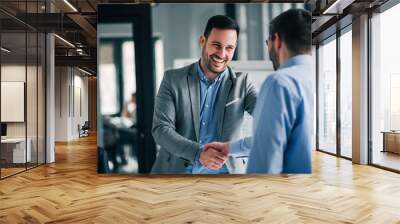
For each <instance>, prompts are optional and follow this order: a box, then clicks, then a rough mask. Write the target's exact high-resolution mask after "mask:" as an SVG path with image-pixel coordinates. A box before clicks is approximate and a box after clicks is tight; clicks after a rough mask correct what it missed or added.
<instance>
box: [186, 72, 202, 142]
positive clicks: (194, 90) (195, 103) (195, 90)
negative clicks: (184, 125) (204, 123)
mask: <svg viewBox="0 0 400 224" xmlns="http://www.w3.org/2000/svg"><path fill="white" fill-rule="evenodd" d="M187 81H188V89H189V96H190V102H191V107H192V118H193V126H194V130H195V132H196V139H197V141H199V130H200V127H199V125H200V86H199V85H200V83H199V78H198V76H197V70H196V64H192V66H191V67H190V69H189V74H188V77H187Z"/></svg>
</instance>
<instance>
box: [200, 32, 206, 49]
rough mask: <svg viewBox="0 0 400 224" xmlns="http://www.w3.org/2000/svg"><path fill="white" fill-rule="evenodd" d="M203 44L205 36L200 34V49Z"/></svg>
mask: <svg viewBox="0 0 400 224" xmlns="http://www.w3.org/2000/svg"><path fill="white" fill-rule="evenodd" d="M205 45H206V37H205V36H204V35H203V34H202V35H201V36H200V47H201V49H203V48H204V46H205Z"/></svg>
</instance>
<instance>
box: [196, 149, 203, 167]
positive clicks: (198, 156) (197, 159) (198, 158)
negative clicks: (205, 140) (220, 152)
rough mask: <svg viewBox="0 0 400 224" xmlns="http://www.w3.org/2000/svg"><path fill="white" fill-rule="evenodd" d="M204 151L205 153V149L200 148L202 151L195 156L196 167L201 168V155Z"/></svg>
mask: <svg viewBox="0 0 400 224" xmlns="http://www.w3.org/2000/svg"><path fill="white" fill-rule="evenodd" d="M202 151H203V147H202V146H200V149H199V150H197V152H196V155H195V157H194V165H196V166H201V163H200V154H201V152H202Z"/></svg>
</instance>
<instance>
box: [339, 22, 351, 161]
mask: <svg viewBox="0 0 400 224" xmlns="http://www.w3.org/2000/svg"><path fill="white" fill-rule="evenodd" d="M346 31H347V32H346ZM344 32H345V33H344V34H342V35H341V36H340V154H341V155H342V156H344V157H348V158H351V157H352V148H351V147H352V97H353V94H352V89H353V88H352V78H353V76H352V74H353V71H352V33H351V26H350V27H348V29H347V30H345V31H344Z"/></svg>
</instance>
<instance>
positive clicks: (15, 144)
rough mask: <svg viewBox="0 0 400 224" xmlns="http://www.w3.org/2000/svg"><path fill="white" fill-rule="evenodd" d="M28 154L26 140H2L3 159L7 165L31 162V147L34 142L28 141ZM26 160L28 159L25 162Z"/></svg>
mask: <svg viewBox="0 0 400 224" xmlns="http://www.w3.org/2000/svg"><path fill="white" fill-rule="evenodd" d="M26 142H27V143H28V144H27V147H26V154H25V138H6V139H1V157H2V159H4V160H5V161H6V163H25V162H31V160H32V159H31V158H32V154H31V146H32V140H31V139H30V138H28V139H27V140H26ZM25 159H27V160H26V161H25Z"/></svg>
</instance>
